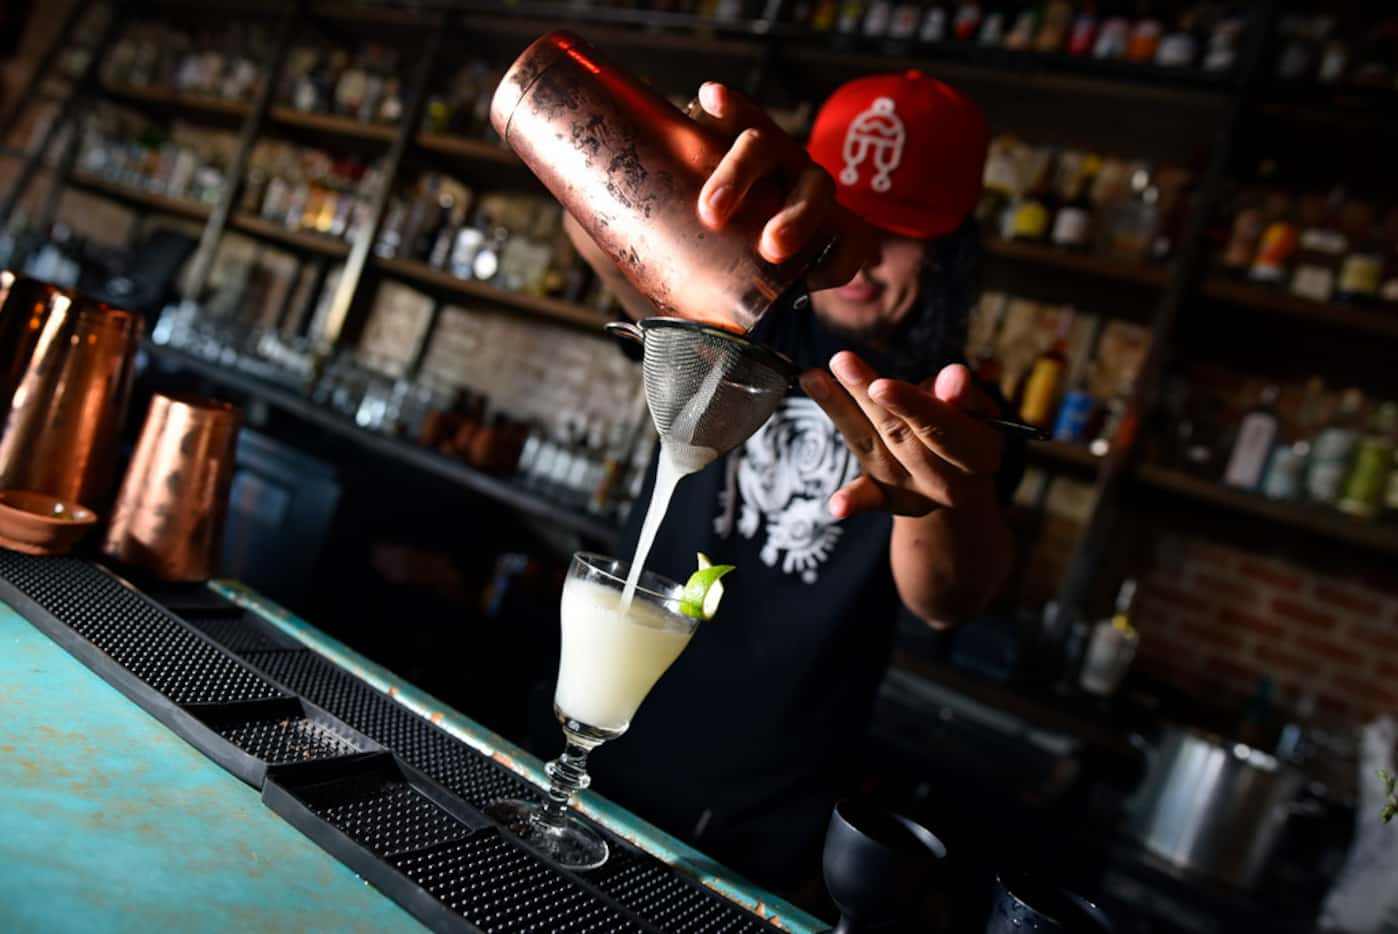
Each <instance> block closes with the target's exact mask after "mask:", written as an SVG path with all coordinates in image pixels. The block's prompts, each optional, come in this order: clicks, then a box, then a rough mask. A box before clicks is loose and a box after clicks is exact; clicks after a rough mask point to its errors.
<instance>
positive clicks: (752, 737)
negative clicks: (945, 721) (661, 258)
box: [591, 303, 960, 872]
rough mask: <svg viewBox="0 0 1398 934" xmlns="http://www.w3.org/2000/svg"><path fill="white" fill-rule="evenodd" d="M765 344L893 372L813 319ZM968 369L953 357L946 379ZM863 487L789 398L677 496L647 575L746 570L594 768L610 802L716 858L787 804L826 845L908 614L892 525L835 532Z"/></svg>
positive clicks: (818, 361)
mask: <svg viewBox="0 0 1398 934" xmlns="http://www.w3.org/2000/svg"><path fill="white" fill-rule="evenodd" d="M758 336H759V337H760V338H761V339H762V340H764V342H766V343H767V344H768V345H769V346H772V347H773V348H775V349H777V350H779V351H781V352H782V353H785V354H786V355H788V356H789V357H791V358H792V359H793V360H794V361H795V362H796V364H797V365H798V366H799V367H801V368H802V369H806V368H810V367H824V366H826V365H827V364H828V363H829V360H830V358H831V357H832V356H833V355H834V354H835V353H837V352H838V351H840V350H845V349H852V350H856V351H858V352H859V353H860V354H861V355H862V356H864V358H865V359H866V360H868V361H869V363H870V364H871V365H872V366H873V367H874V368H875V369H876V370H878V371H879V372H888V371H887V369H885V365H886V364H887V361H886V360H885V359H884V358H882V357H881V356H880V355H878V354H875V353H872V352H870V351H869V350H868V348H864V347H859V346H856V345H854V344H853V343H851V342H850V341H849V340H848V339H845V338H842V337H840V336H837V335H836V334H834V333H832V332H831V331H830V330H829V329H828V328H826V327H825V326H823V325H822V324H821V323H820V322H819V320H818V319H817V318H816V316H815V315H814V314H813V313H812V312H811V311H810V310H809V305H808V303H806V304H805V305H804V307H802V308H801V309H799V310H797V309H783V310H781V311H780V312H773V313H771V314H769V315H768V316H767V317H766V319H764V322H763V329H762V332H761V333H760V334H759V335H758ZM959 352H960V348H959V347H958V348H947V349H946V352H945V359H944V360H943V361H942V362H943V363H951V362H955V361H957V360H959V359H960V357H959ZM934 372H935V369H933V370H930V371H929V373H928V374H926V375H931V374H932V373H934ZM858 473H859V463H858V461H857V460H856V459H855V457H854V456H853V454H852V453H851V452H850V451H849V449H848V448H847V447H846V445H845V443H844V440H843V438H842V437H841V436H840V433H839V432H838V430H837V429H836V428H835V425H834V423H833V422H831V421H830V419H829V418H828V417H827V416H826V415H825V413H824V412H823V411H822V410H821V409H820V407H819V406H817V405H816V403H815V402H813V401H812V400H811V399H809V398H807V397H806V396H805V395H804V394H803V393H801V392H800V390H799V389H796V390H793V391H792V392H791V393H790V394H788V396H787V397H786V398H785V399H784V400H783V402H782V404H781V406H780V408H779V409H778V410H777V412H776V413H775V414H774V415H773V416H772V417H771V418H770V419H769V420H768V421H767V423H766V424H765V425H764V426H763V427H762V428H761V429H760V430H759V431H758V432H757V433H756V434H755V435H754V436H753V437H752V438H751V439H749V440H748V441H747V442H746V443H745V444H744V445H743V446H741V447H740V448H739V449H737V450H736V451H734V452H732V453H731V454H729V455H728V456H727V457H724V458H720V459H719V460H718V461H717V462H715V463H714V464H711V465H710V466H709V467H708V468H706V469H705V470H703V471H701V472H699V473H697V474H693V475H691V476H689V477H686V478H685V479H683V480H681V481H680V484H679V486H678V488H677V490H676V492H675V496H674V498H673V500H672V501H671V504H670V508H669V511H668V512H667V514H666V516H665V520H664V523H663V524H662V526H661V528H660V531H659V534H658V535H657V537H656V541H655V545H654V547H653V550H652V551H651V553H650V556H649V558H648V559H647V560H646V567H647V568H648V569H649V570H653V571H656V572H658V573H660V574H663V575H665V576H666V577H669V578H671V579H672V580H677V581H681V582H683V581H684V580H686V579H687V578H688V576H689V575H690V574H691V573H693V571H694V569H695V567H696V557H695V555H696V552H700V551H702V552H704V553H706V554H707V555H708V556H709V557H710V558H712V559H713V560H714V561H715V562H716V563H723V564H733V565H735V566H736V570H734V571H733V572H732V573H731V574H729V575H728V576H727V577H725V578H724V586H725V594H724V598H723V603H722V606H721V607H720V609H719V612H718V616H717V618H716V619H715V620H713V621H711V622H707V623H701V624H700V625H699V628H698V630H697V631H696V632H695V634H694V636H693V638H692V640H691V642H690V644H689V647H688V648H687V649H686V650H685V651H684V653H682V654H681V655H680V657H679V659H678V660H677V661H676V662H675V664H674V665H673V667H672V668H671V669H670V670H669V671H668V672H666V674H665V675H664V677H662V678H661V679H660V681H659V683H658V684H657V685H656V687H655V688H654V690H653V691H652V692H651V694H650V696H649V697H648V698H647V699H646V701H645V703H644V704H642V705H641V708H640V710H639V712H638V713H637V715H636V718H635V720H634V722H633V723H632V725H631V728H630V731H629V732H628V733H627V735H625V736H623V737H621V738H619V739H617V740H615V741H613V742H612V743H609V744H607V746H606V747H604V748H603V749H601V750H599V751H598V754H597V755H596V756H594V757H593V759H592V762H591V766H592V768H593V771H594V774H595V775H596V778H597V788H598V789H599V790H600V791H601V792H602V793H603V794H605V795H607V796H609V797H612V798H614V799H615V800H617V801H619V802H620V803H622V804H623V805H626V806H628V807H630V808H632V809H633V810H635V811H637V812H638V813H639V814H641V815H642V816H644V817H646V818H647V819H649V820H651V821H653V822H655V823H657V824H659V825H660V826H662V827H664V828H665V829H667V830H669V831H670V832H672V833H675V834H677V835H679V836H682V837H686V838H690V839H695V838H698V839H697V841H696V842H698V843H699V845H701V846H704V847H705V848H706V849H709V850H710V852H713V845H712V844H711V843H710V842H709V841H711V840H713V839H715V837H716V836H722V835H723V834H725V833H726V834H730V835H731V834H733V833H735V832H737V828H741V827H742V826H743V825H744V824H745V823H751V822H753V821H758V822H760V821H761V820H763V819H764V816H765V815H768V814H770V813H771V812H773V811H778V810H780V809H782V808H784V807H790V806H791V804H792V802H793V801H803V802H806V803H807V804H808V805H809V808H808V810H809V814H808V815H807V817H806V818H804V819H803V820H805V822H806V823H809V821H811V820H814V821H815V825H814V827H809V828H805V829H806V830H808V831H812V832H814V833H816V834H819V833H821V832H823V830H824V824H823V821H824V820H826V819H828V815H829V810H828V808H829V806H830V803H832V800H833V796H834V794H835V791H836V789H837V787H838V785H839V784H840V780H841V778H842V772H843V771H844V769H845V768H847V767H849V766H850V765H852V764H853V763H852V761H851V760H852V758H853V757H856V756H857V755H858V750H859V748H860V745H861V743H862V740H863V736H864V732H865V727H866V725H867V721H868V717H869V713H870V709H871V705H872V702H873V698H874V694H875V690H876V688H877V686H878V682H879V679H880V677H881V675H882V672H883V670H884V668H885V666H886V664H887V660H888V655H889V650H890V644H891V640H892V635H893V627H894V624H895V620H896V615H897V608H898V597H897V592H896V590H895V587H894V582H893V575H892V570H891V568H890V564H889V537H890V534H891V531H892V521H893V520H892V517H891V516H889V515H887V514H883V513H878V514H868V515H860V516H855V517H853V518H850V519H846V520H844V521H839V520H836V519H835V518H834V517H833V516H831V515H830V512H829V509H828V508H827V503H828V501H829V499H830V495H831V494H832V493H834V492H835V491H836V490H838V489H839V488H840V487H842V486H843V485H844V484H845V483H847V482H849V481H850V480H852V479H854V477H855V476H857V475H858ZM654 479H655V467H654V464H652V467H651V471H650V476H649V477H648V479H647V482H646V485H645V488H644V491H643V492H642V495H641V497H640V499H639V500H638V501H637V503H636V506H635V508H633V509H632V511H631V516H630V518H629V521H628V523H627V529H626V533H625V534H624V535H623V539H622V544H621V547H620V550H619V551H620V556H622V557H623V558H624V559H626V560H630V558H631V556H632V553H633V551H634V548H635V542H636V538H637V534H638V531H639V527H640V522H641V520H642V518H643V517H644V513H645V511H646V510H645V507H646V504H647V503H648V502H649V498H650V489H651V486H652V484H653V483H654ZM777 835H780V834H777ZM760 836H761V837H763V838H768V837H771V836H773V834H762V835H760ZM774 842H776V843H779V841H772V840H770V839H767V840H765V842H763V843H761V844H757V843H754V844H753V845H771V844H773V843H774ZM715 855H717V854H715ZM729 858H730V859H731V858H733V857H732V856H731V855H730V857H729ZM774 859H776V861H777V862H778V863H780V857H779V856H778V857H774ZM740 868H741V867H740ZM749 871H750V872H755V870H753V869H751V868H749Z"/></svg>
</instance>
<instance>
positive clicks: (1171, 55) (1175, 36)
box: [1155, 11, 1199, 68]
mask: <svg viewBox="0 0 1398 934" xmlns="http://www.w3.org/2000/svg"><path fill="white" fill-rule="evenodd" d="M1197 28H1198V23H1197V21H1196V19H1195V14H1194V12H1193V11H1186V12H1184V13H1182V14H1181V15H1180V17H1179V19H1178V20H1177V21H1176V22H1175V28H1174V29H1172V30H1170V31H1169V32H1167V33H1165V35H1163V36H1161V37H1160V46H1159V48H1158V49H1156V52H1155V63H1156V64H1157V65H1160V66H1161V67H1164V68H1188V67H1189V66H1190V65H1193V64H1194V60H1195V58H1196V57H1197V56H1198V55H1199V39H1198V38H1197V36H1196V35H1195V32H1196V30H1197Z"/></svg>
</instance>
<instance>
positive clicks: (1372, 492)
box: [1339, 402, 1398, 519]
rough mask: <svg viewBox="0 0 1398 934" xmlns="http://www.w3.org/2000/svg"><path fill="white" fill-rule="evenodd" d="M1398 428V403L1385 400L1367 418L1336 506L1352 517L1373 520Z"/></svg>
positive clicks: (1378, 507) (1390, 462)
mask: <svg viewBox="0 0 1398 934" xmlns="http://www.w3.org/2000/svg"><path fill="white" fill-rule="evenodd" d="M1395 431H1398V403H1395V402H1385V403H1384V404H1383V405H1381V406H1379V407H1378V409H1377V410H1376V411H1375V412H1374V414H1373V416H1372V417H1371V418H1370V420H1369V428H1368V431H1367V432H1365V434H1364V437H1362V438H1361V439H1360V440H1359V446H1358V447H1357V448H1356V449H1355V452H1354V466H1353V467H1351V468H1350V472H1349V476H1348V477H1347V478H1346V479H1345V491H1344V494H1343V495H1342V496H1341V497H1340V502H1339V507H1340V509H1341V510H1342V511H1344V512H1347V513H1349V514H1350V515H1352V516H1360V517H1362V518H1365V519H1372V518H1374V517H1375V516H1377V515H1378V514H1379V510H1380V509H1381V508H1382V507H1383V500H1384V493H1385V491H1386V487H1387V486H1388V475H1389V473H1390V472H1391V471H1392V470H1393V435H1394V432H1395Z"/></svg>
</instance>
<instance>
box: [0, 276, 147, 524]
mask: <svg viewBox="0 0 1398 934" xmlns="http://www.w3.org/2000/svg"><path fill="white" fill-rule="evenodd" d="M21 287H24V288H26V289H27V288H28V286H26V284H25V281H24V280H22V279H21V280H19V281H17V282H15V283H14V284H12V286H11V295H15V294H16V293H17V292H18V291H19V290H20V288H21ZM45 289H49V291H45ZM40 295H43V296H45V297H44V298H39V297H38V296H40ZM4 310H5V311H6V312H8V311H9V310H10V307H9V302H6V307H5V309H4ZM15 311H16V312H17V313H18V314H21V315H26V316H27V319H28V320H27V322H26V323H25V324H24V325H23V327H24V328H26V329H28V330H27V333H26V334H25V336H24V338H23V339H21V340H19V341H17V347H18V354H19V355H18V356H17V358H16V359H14V360H12V361H9V362H8V364H7V366H6V368H5V370H4V371H3V372H4V373H5V374H6V375H7V376H8V379H9V382H7V383H6V384H5V388H7V389H9V392H8V398H7V399H6V401H5V402H4V403H0V410H3V411H4V412H5V422H4V433H3V435H2V436H0V488H9V489H21V490H37V491H39V492H42V493H49V494H51V495H53V496H57V497H58V498H60V499H64V500H68V501H69V502H75V503H82V504H83V505H85V506H88V507H90V508H95V509H97V510H98V511H99V512H100V511H102V507H103V506H104V505H105V503H106V500H107V497H108V496H109V495H110V491H111V485H112V463H113V459H114V457H115V456H116V445H117V440H118V438H119V437H120V432H121V427H122V424H123V422H124V421H125V419H126V407H127V403H128V402H129V401H130V398H131V382H132V378H133V376H134V375H135V360H136V350H137V347H138V346H139V344H140V338H141V326H142V325H141V319H140V318H139V317H138V316H137V315H135V314H133V313H131V312H129V311H123V310H122V309H119V308H112V307H111V306H109V305H104V304H102V303H100V302H95V301H91V300H90V299H85V298H82V297H80V296H72V295H70V294H69V293H65V292H63V291H62V290H56V289H52V287H44V288H37V287H36V290H35V291H34V292H32V293H31V298H30V299H29V300H28V301H27V302H26V303H25V304H24V305H23V306H22V307H21V306H18V305H17V306H16V308H15ZM10 387H12V388H10Z"/></svg>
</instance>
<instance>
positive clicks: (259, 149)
mask: <svg viewBox="0 0 1398 934" xmlns="http://www.w3.org/2000/svg"><path fill="white" fill-rule="evenodd" d="M381 184H383V171H382V167H381V165H380V164H379V163H378V162H374V163H370V164H365V163H364V162H362V161H361V160H360V159H359V158H357V157H356V156H353V155H349V156H345V155H336V154H333V153H331V152H328V151H326V150H323V149H315V148H312V147H308V146H298V145H294V144H291V143H286V142H281V141H279V140H267V139H264V140H260V141H258V143H257V145H256V146H255V147H254V148H253V152H252V156H251V158H250V159H249V160H248V173H247V177H246V179H245V180H244V183H243V188H242V191H241V192H240V194H239V207H240V209H241V210H243V211H245V212H247V213H249V214H255V215H257V216H259V217H261V218H262V219H264V220H268V221H272V222H273V223H277V224H281V225H282V226H284V227H286V228H287V229H288V230H292V231H297V230H300V231H308V232H312V233H319V234H325V235H326V236H330V237H341V238H343V237H347V236H348V235H349V234H350V232H351V231H354V230H357V229H359V228H360V226H361V225H362V224H363V223H364V222H365V221H367V220H368V218H369V212H370V202H371V200H372V199H373V197H374V193H375V192H376V191H377V190H378V186H379V185H381Z"/></svg>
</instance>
